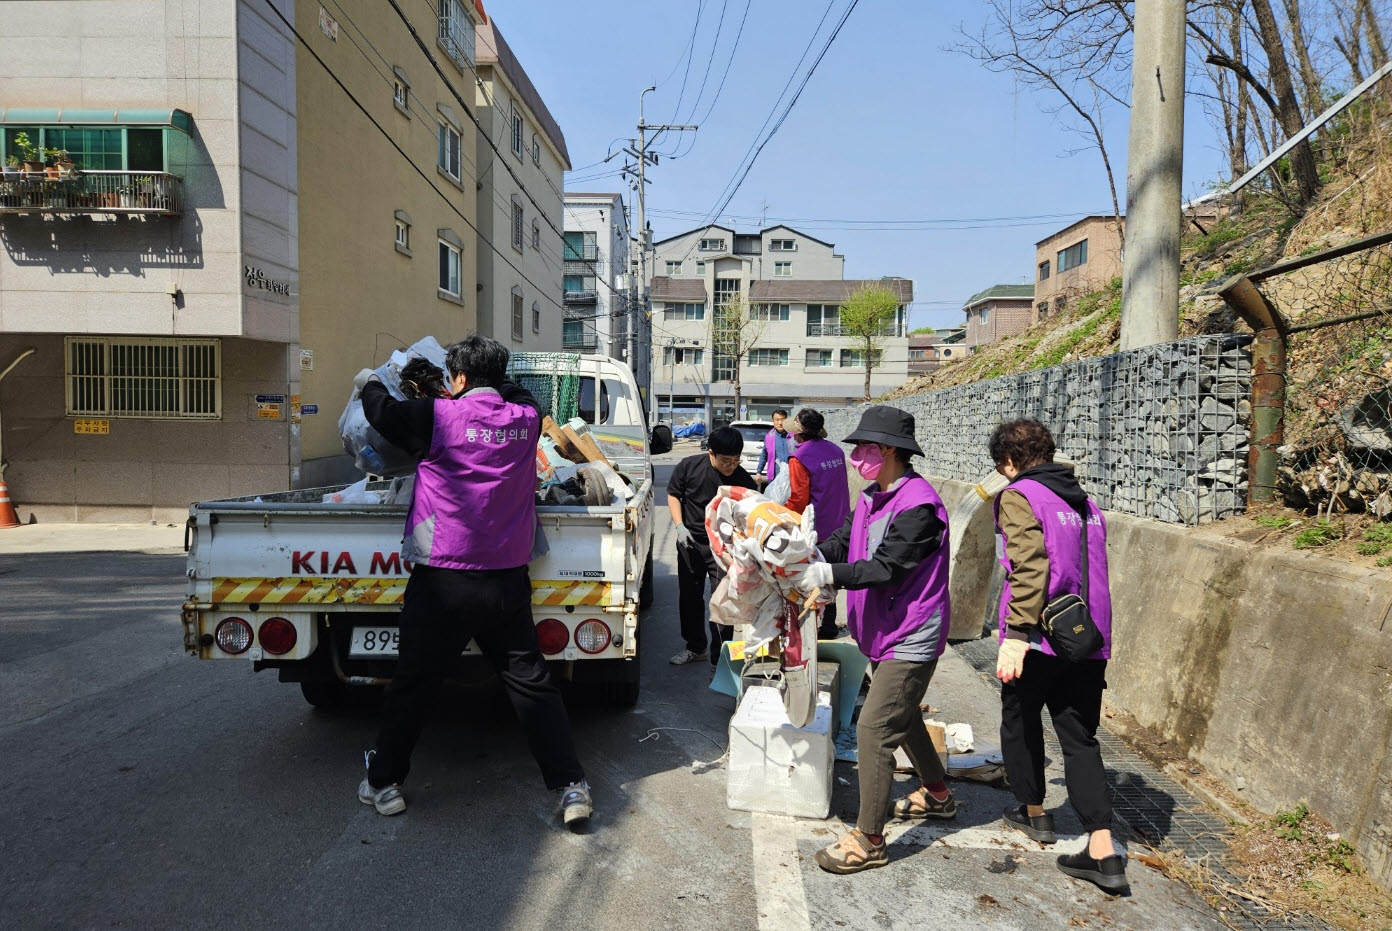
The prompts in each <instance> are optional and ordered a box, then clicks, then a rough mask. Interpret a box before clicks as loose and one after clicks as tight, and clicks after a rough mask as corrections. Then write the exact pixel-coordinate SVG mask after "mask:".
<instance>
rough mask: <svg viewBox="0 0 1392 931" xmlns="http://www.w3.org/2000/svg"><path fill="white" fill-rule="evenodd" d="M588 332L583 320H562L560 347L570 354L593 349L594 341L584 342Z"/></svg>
mask: <svg viewBox="0 0 1392 931" xmlns="http://www.w3.org/2000/svg"><path fill="white" fill-rule="evenodd" d="M590 332H591V331H590V330H587V329H586V327H585V321H584V320H574V319H572V320H562V321H561V346H562V347H563V348H565V349H566V350H568V351H570V352H580V351H582V350H585V349H592V348H594V340H590V341H588V342H586V336H587V335H588V334H589V333H590Z"/></svg>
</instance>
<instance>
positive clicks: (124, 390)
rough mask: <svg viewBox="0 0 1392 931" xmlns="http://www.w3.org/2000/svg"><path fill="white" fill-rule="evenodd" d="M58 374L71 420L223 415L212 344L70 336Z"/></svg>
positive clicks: (217, 351)
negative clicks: (63, 387) (62, 369)
mask: <svg viewBox="0 0 1392 931" xmlns="http://www.w3.org/2000/svg"><path fill="white" fill-rule="evenodd" d="M63 374H64V375H65V376H66V377H65V378H64V382H65V385H66V388H67V398H66V400H67V413H68V414H69V415H70V416H78V417H82V416H86V415H91V414H97V415H100V416H102V417H135V418H148V419H151V420H217V419H219V418H220V417H221V416H222V344H221V342H220V341H219V340H216V339H157V338H150V337H133V338H121V337H108V338H95V339H94V338H90V337H73V336H70V337H67V338H66V339H64V372H63Z"/></svg>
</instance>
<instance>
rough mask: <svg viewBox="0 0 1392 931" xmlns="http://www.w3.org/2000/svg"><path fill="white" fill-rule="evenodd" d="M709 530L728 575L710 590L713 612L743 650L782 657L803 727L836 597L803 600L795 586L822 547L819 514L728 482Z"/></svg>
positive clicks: (788, 693)
mask: <svg viewBox="0 0 1392 931" xmlns="http://www.w3.org/2000/svg"><path fill="white" fill-rule="evenodd" d="M706 535H707V537H709V539H710V543H711V552H712V553H713V554H714V555H715V558H716V561H717V562H718V563H719V564H720V565H721V566H722V567H723V568H724V569H725V578H724V579H722V580H721V581H720V584H719V585H718V586H716V589H715V593H714V594H713V595H712V596H711V602H710V617H711V620H712V621H714V622H716V623H718V624H725V625H729V626H732V627H736V628H739V629H740V630H741V634H742V636H741V637H740V639H742V640H744V642H745V655H746V656H748V657H751V658H752V657H753V656H755V655H756V654H757V652H758V651H759V649H761V648H762V647H765V646H768V647H769V648H770V652H777V653H778V654H779V657H780V660H779V662H780V669H781V672H782V677H783V702H784V705H785V707H786V709H787V712H788V720H789V721H790V722H791V723H792V725H793V726H794V727H802V726H803V725H805V724H806V723H807V722H808V721H810V720H811V719H812V715H813V714H814V713H815V710H816V703H817V625H818V623H819V621H820V615H821V609H822V607H823V606H824V605H826V604H828V603H830V601H831V600H832V599H833V598H834V597H835V593H834V592H832V591H829V590H828V591H818V592H817V593H815V597H808V598H806V599H804V596H803V594H802V593H801V592H800V591H798V588H797V585H798V582H799V581H801V579H802V577H803V575H804V574H805V573H806V571H807V567H808V566H809V565H811V564H812V563H813V562H820V561H821V558H822V557H821V555H820V554H819V553H818V552H817V545H816V541H817V534H816V530H815V515H814V513H813V508H811V507H809V508H808V509H807V510H806V511H805V512H803V514H802V515H801V516H799V515H798V514H797V512H795V511H791V510H789V509H788V508H786V507H783V506H782V505H780V504H777V503H775V502H773V501H770V500H769V499H768V498H766V497H764V496H763V495H761V494H759V493H758V492H757V491H754V490H752V489H749V488H739V487H732V486H729V485H722V486H721V487H720V489H719V490H718V491H717V492H716V495H715V498H714V499H713V500H712V501H711V503H710V504H709V505H708V506H707V507H706Z"/></svg>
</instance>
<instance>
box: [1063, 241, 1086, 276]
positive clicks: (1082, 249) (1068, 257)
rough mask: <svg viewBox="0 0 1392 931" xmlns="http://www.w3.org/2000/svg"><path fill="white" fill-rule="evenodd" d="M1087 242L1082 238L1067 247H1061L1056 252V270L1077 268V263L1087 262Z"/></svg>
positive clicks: (1084, 263) (1083, 263)
mask: <svg viewBox="0 0 1392 931" xmlns="http://www.w3.org/2000/svg"><path fill="white" fill-rule="evenodd" d="M1087 244H1088V241H1087V240H1086V239H1084V240H1083V241H1082V242H1078V243H1074V244H1073V245H1071V246H1069V247H1068V248H1067V249H1063V250H1061V251H1060V252H1059V254H1058V270H1059V271H1060V272H1064V271H1067V270H1068V269H1070V268H1077V267H1078V266H1079V265H1086V264H1087Z"/></svg>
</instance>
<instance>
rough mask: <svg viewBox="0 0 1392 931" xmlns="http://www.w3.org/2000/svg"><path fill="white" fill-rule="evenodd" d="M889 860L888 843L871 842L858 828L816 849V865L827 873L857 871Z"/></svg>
mask: <svg viewBox="0 0 1392 931" xmlns="http://www.w3.org/2000/svg"><path fill="white" fill-rule="evenodd" d="M888 862H889V848H888V845H886V844H883V843H880V844H874V843H871V841H870V838H868V837H866V836H865V835H864V834H863V833H861V830H860V829H859V828H856V829H855V830H853V831H851V833H849V834H846V835H844V836H843V837H842V838H841V839H840V840H838V841H837V842H836V843H834V844H832V845H831V846H830V847H827V848H825V849H824V850H818V851H817V865H818V866H820V867H821V868H822V869H824V870H826V871H827V872H828V873H840V874H845V873H859V872H860V871H861V870H869V869H874V868H875V867H877V866H884V865H885V864H886V863H888Z"/></svg>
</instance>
